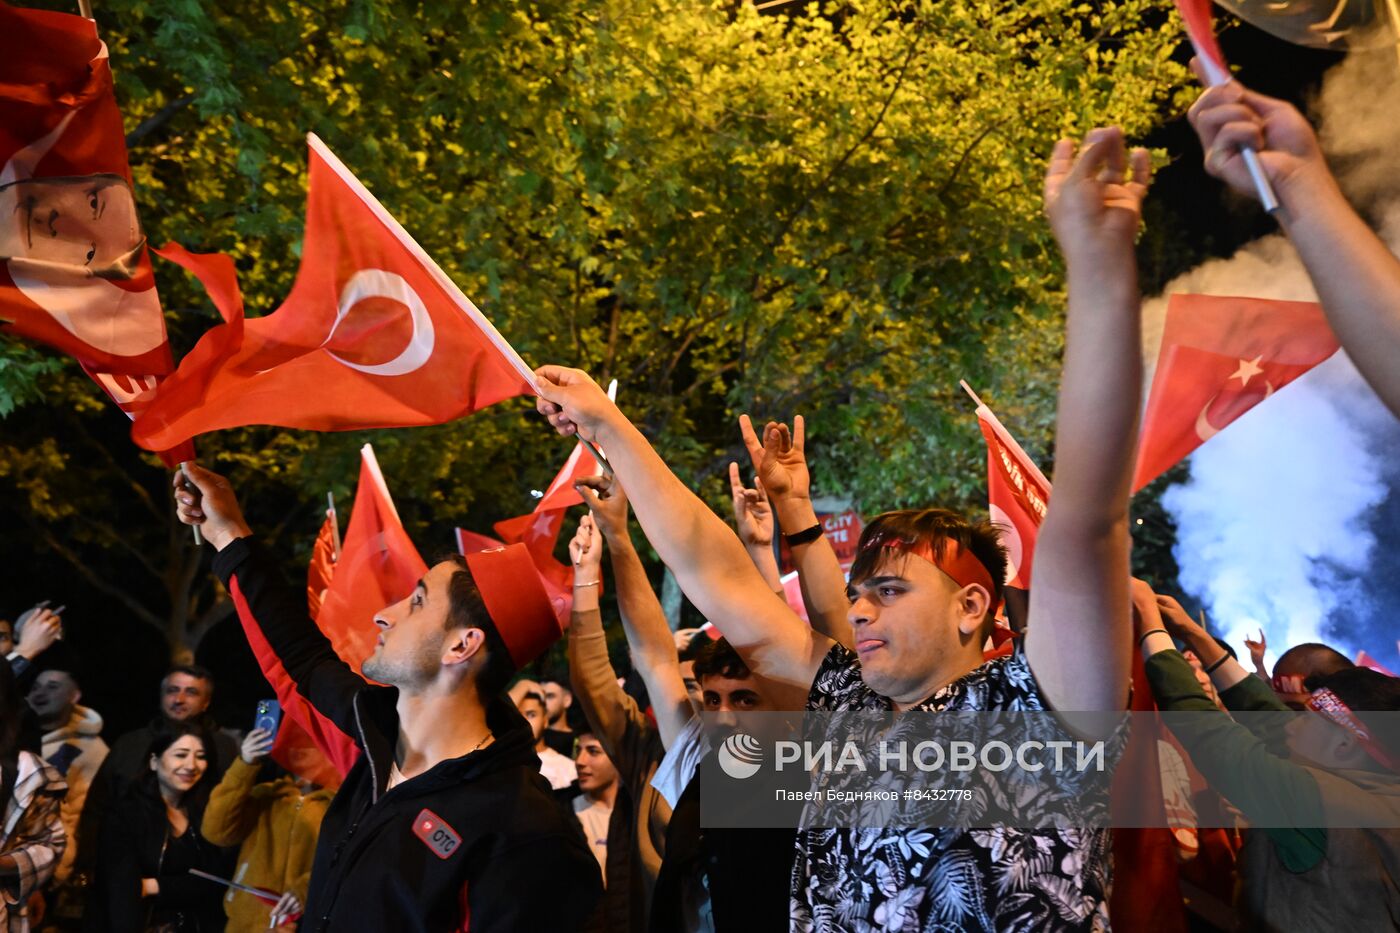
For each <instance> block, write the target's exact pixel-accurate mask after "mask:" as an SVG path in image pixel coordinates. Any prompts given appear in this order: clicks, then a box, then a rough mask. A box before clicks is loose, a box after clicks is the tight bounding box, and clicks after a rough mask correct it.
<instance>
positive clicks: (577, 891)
mask: <svg viewBox="0 0 1400 933" xmlns="http://www.w3.org/2000/svg"><path fill="white" fill-rule="evenodd" d="M187 472H188V475H189V480H190V482H191V483H192V484H193V486H194V488H193V489H190V488H184V487H181V486H180V485H179V484H178V483H177V489H176V493H175V498H176V500H177V505H178V509H179V513H180V519H181V521H183V522H185V523H186V524H192V525H199V526H200V527H201V528H202V530H203V532H204V537H205V540H207V541H208V542H209V543H210V544H212V545H213V546H214V548H215V549H216V550H217V551H218V554H217V555H216V556H215V558H214V570H215V572H216V573H217V574H218V575H219V577H220V579H221V580H223V582H224V584H225V585H226V586H227V587H228V589H229V592H230V593H232V594H233V598H234V600H235V601H237V602H240V603H242V604H243V605H242V606H241V607H240V609H241V610H243V611H244V613H245V617H249V618H252V619H253V620H254V621H255V622H256V623H257V625H258V626H259V627H260V628H261V630H262V633H263V635H264V636H265V637H266V638H267V641H268V643H269V644H270V645H271V646H272V648H273V651H274V652H275V653H276V654H277V657H278V659H279V660H280V661H281V662H282V665H283V667H285V668H286V670H287V673H288V674H289V675H290V676H291V678H292V680H293V681H294V682H295V683H296V684H297V690H298V692H300V693H301V694H302V695H303V696H304V697H306V698H307V700H308V701H310V703H311V704H312V705H313V706H314V707H316V709H317V710H318V711H319V712H320V713H321V714H322V715H324V716H326V717H327V718H329V719H330V720H331V721H332V722H334V723H335V724H336V725H337V726H338V727H339V728H340V729H341V730H342V731H343V732H345V734H347V735H349V736H351V737H352V738H354V740H355V741H356V743H357V744H358V745H359V746H360V748H361V750H362V752H363V754H362V755H361V756H360V758H359V760H358V761H357V762H356V763H355V766H354V767H353V768H352V769H351V771H350V773H349V774H348V775H347V776H346V779H345V782H344V784H342V785H341V788H340V791H339V793H337V794H336V797H335V800H334V801H332V802H331V806H330V809H329V810H328V811H327V813H326V817H325V821H324V822H323V823H322V824H321V837H320V841H319V843H318V845H317V849H316V858H315V861H314V863H313V867H312V871H311V885H310V889H309V890H308V892H307V899H306V913H305V918H304V919H303V921H302V924H301V929H302V930H304V931H338V930H351V929H354V930H388V929H395V930H405V931H424V933H427V931H438V930H442V931H447V930H470V931H471V933H493V931H502V933H504V931H516V930H559V931H566V930H574V929H577V928H578V927H579V926H580V925H581V924H582V922H583V920H584V919H585V918H586V917H587V916H588V914H589V912H590V911H591V909H592V908H593V905H594V903H595V902H596V901H597V899H598V897H599V895H600V894H601V892H602V883H601V880H600V878H599V873H598V865H597V862H596V861H594V859H593V856H592V855H591V854H590V853H589V850H588V847H587V845H586V844H585V842H584V839H583V834H582V833H581V832H580V830H579V828H578V827H577V825H571V823H572V821H570V820H568V819H567V818H566V815H565V814H564V813H563V811H562V810H561V809H560V808H559V807H557V806H556V805H555V804H554V803H553V801H552V799H551V797H550V792H549V785H548V784H547V783H546V782H545V780H544V779H543V778H542V777H541V776H540V774H539V758H538V756H537V755H536V754H535V751H534V747H533V746H534V742H533V735H532V733H531V731H530V729H529V727H528V726H527V725H526V724H525V720H524V719H522V718H521V716H520V714H519V713H517V712H516V711H515V708H514V707H513V706H512V705H511V704H510V703H509V702H508V701H507V700H506V699H504V697H503V691H504V689H505V686H506V683H507V682H508V681H509V679H510V677H511V676H512V674H513V673H514V671H515V670H516V669H517V668H518V667H519V666H520V665H521V664H525V663H528V662H529V661H531V660H533V659H534V658H535V657H537V656H538V655H539V654H540V653H541V652H542V651H543V650H544V649H545V648H547V647H548V645H549V644H550V642H551V641H553V640H554V639H556V638H558V637H559V634H560V630H559V624H558V621H557V619H556V617H555V616H554V612H553V609H552V607H551V606H550V603H549V599H548V597H547V596H545V594H544V590H543V587H542V586H541V585H540V584H539V580H538V576H537V575H536V574H535V572H534V569H533V565H532V564H531V563H530V561H529V556H528V554H527V553H526V552H525V550H524V548H523V547H522V546H520V545H513V546H511V547H509V548H504V549H498V550H495V551H485V552H481V553H478V554H473V555H471V556H469V557H468V558H466V559H465V560H462V559H454V560H445V561H442V562H440V563H438V564H435V565H434V566H433V567H432V568H431V569H429V571H428V572H427V574H425V575H424V577H423V578H422V579H421V580H419V581H418V585H417V586H416V587H415V588H414V590H413V592H412V593H410V594H409V595H408V596H407V597H405V598H404V599H403V600H402V601H400V602H398V603H395V604H394V605H392V606H389V607H387V608H385V609H383V610H381V611H380V612H379V613H377V614H376V615H375V617H374V623H375V624H376V625H378V626H379V628H380V634H379V639H378V643H377V645H376V647H375V649H374V653H373V654H372V655H371V656H370V657H369V658H368V659H366V660H365V662H364V666H363V670H364V676H365V677H368V678H372V679H373V680H375V681H378V682H379V683H382V684H387V685H388V686H383V687H381V686H372V685H369V684H366V683H365V681H364V679H362V678H361V677H360V675H359V674H357V673H356V672H355V671H354V670H353V669H352V668H351V667H350V666H349V665H347V664H345V663H344V662H343V661H341V660H340V659H339V658H338V657H337V656H336V654H335V651H334V650H333V649H332V647H331V644H330V642H329V641H328V640H327V639H326V637H325V636H324V635H323V634H322V633H321V632H320V630H319V629H317V628H316V626H315V625H314V624H313V623H312V622H311V621H310V620H309V619H308V618H307V613H306V599H305V595H304V594H302V593H299V592H297V591H296V590H294V589H292V588H290V587H288V586H287V585H285V583H284V582H283V581H282V580H281V577H280V574H279V573H278V571H277V567H276V565H275V563H274V562H273V560H272V559H271V558H270V557H269V556H268V555H267V554H266V553H265V552H264V551H263V549H262V548H261V547H260V546H259V544H258V543H257V542H256V541H255V540H254V539H253V538H252V537H251V535H252V532H251V531H250V530H249V529H248V526H247V524H245V523H244V521H243V516H242V513H241V512H240V510H239V507H238V502H237V500H236V499H235V497H234V494H233V491H232V489H230V488H229V484H228V482H227V481H226V480H224V478H223V477H221V476H218V475H216V474H214V473H211V472H209V471H207V470H204V469H201V468H199V467H198V466H194V465H190V466H189V467H187ZM542 875H543V876H546V877H549V878H551V879H552V883H553V888H552V891H551V895H550V896H549V897H539V896H538V892H537V890H536V884H535V882H536V879H538V878H539V877H541V876H542Z"/></svg>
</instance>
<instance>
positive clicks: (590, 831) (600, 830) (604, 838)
mask: <svg viewBox="0 0 1400 933" xmlns="http://www.w3.org/2000/svg"><path fill="white" fill-rule="evenodd" d="M612 812H613V808H612V807H610V806H608V805H607V804H606V803H604V802H603V801H601V800H592V799H590V798H589V796H588V795H587V794H579V795H578V796H577V797H575V798H574V816H576V817H578V821H579V825H581V826H582V827H583V837H584V839H586V840H588V848H589V849H590V850H592V852H593V857H594V858H596V859H597V860H598V870H599V871H601V872H602V873H603V887H607V886H608V822H609V821H610V820H611V819H612Z"/></svg>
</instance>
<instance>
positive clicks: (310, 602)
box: [306, 509, 337, 619]
mask: <svg viewBox="0 0 1400 933" xmlns="http://www.w3.org/2000/svg"><path fill="white" fill-rule="evenodd" d="M336 537H337V530H336V519H335V509H326V520H325V521H324V522H322V523H321V530H320V531H319V532H317V533H316V543H315V544H314V545H312V547H311V563H310V564H308V565H307V567H306V606H307V609H309V610H310V612H311V618H313V619H314V618H316V617H317V616H319V615H320V614H321V603H322V602H323V601H324V600H325V598H326V591H327V590H329V589H330V586H331V580H332V579H333V578H334V576H335V551H336V544H335V539H336Z"/></svg>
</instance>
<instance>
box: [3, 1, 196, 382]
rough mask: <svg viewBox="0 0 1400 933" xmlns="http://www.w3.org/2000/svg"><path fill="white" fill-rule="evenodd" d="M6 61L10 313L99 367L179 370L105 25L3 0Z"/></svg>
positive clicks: (29, 333) (145, 372)
mask: <svg viewBox="0 0 1400 933" xmlns="http://www.w3.org/2000/svg"><path fill="white" fill-rule="evenodd" d="M0 61H3V62H4V63H5V75H6V80H5V81H3V82H0V162H3V167H2V168H0V218H3V223H0V263H3V266H4V268H3V269H0V319H3V323H4V325H5V326H6V327H7V329H8V330H10V331H12V332H14V333H17V334H22V335H24V336H26V337H30V338H32V339H34V340H39V341H42V342H44V343H47V344H49V345H51V346H54V347H57V348H58V349H60V350H62V351H63V352H65V353H68V354H70V355H72V356H74V357H77V358H78V359H80V360H82V361H84V362H85V363H86V364H87V365H88V366H89V367H91V368H92V369H93V370H96V371H98V372H110V373H125V374H127V375H134V376H150V375H152V374H155V375H160V374H163V373H167V372H169V371H170V369H171V356H170V347H169V344H168V343H167V342H166V337H165V319H164V317H163V316H162V315H161V310H160V300H159V298H158V297H157V296H156V290H155V279H154V277H153V276H152V275H151V263H150V260H149V259H148V258H147V257H146V240H145V237H144V236H143V235H142V233H141V224H140V221H139V220H138V218H137V214H136V199H135V197H134V196H133V194H132V191H131V169H130V167H129V166H128V165H127V159H126V137H125V134H124V132H123V130H122V117H121V113H120V111H118V110H117V102H116V98H115V97H113V95H112V71H111V68H110V66H109V62H108V58H107V47H106V46H105V45H104V44H103V43H102V42H101V41H100V40H99V39H98V38H97V25H96V24H95V23H94V22H93V21H92V20H89V19H84V18H83V17H81V16H70V15H68V14H66V13H50V12H45V11H41V10H19V9H15V8H14V7H11V6H7V5H5V4H3V3H0Z"/></svg>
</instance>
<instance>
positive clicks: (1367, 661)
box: [1356, 651, 1395, 677]
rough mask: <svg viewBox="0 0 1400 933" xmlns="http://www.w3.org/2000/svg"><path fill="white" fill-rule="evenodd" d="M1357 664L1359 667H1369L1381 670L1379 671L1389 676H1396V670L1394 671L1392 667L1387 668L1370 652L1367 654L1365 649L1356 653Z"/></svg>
mask: <svg viewBox="0 0 1400 933" xmlns="http://www.w3.org/2000/svg"><path fill="white" fill-rule="evenodd" d="M1356 666H1357V667H1369V668H1370V669H1371V670H1373V671H1377V672H1379V673H1381V674H1384V675H1385V676H1387V677H1394V676H1395V672H1394V671H1392V670H1390V669H1389V668H1387V667H1386V666H1385V665H1384V664H1382V663H1381V662H1379V661H1377V660H1376V659H1375V658H1373V657H1371V656H1370V655H1369V654H1367V653H1366V652H1364V651H1358V652H1357V653H1356Z"/></svg>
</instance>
